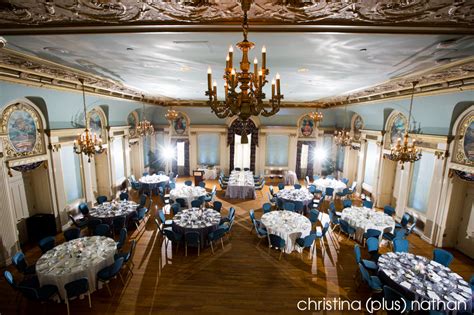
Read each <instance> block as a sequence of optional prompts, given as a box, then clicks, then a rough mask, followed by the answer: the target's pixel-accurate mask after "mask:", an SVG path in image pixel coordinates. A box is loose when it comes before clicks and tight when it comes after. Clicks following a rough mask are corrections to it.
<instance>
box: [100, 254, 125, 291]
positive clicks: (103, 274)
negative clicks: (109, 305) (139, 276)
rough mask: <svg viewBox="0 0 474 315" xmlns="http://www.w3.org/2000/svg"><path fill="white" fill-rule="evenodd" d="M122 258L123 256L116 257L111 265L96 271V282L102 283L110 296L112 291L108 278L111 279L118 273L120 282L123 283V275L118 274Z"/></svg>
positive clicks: (122, 261)
mask: <svg viewBox="0 0 474 315" xmlns="http://www.w3.org/2000/svg"><path fill="white" fill-rule="evenodd" d="M124 260H125V259H124V258H123V257H117V259H115V261H114V263H113V264H112V265H110V266H107V267H105V268H102V269H101V270H99V272H98V273H97V283H99V282H102V283H104V284H105V287H106V288H107V291H109V295H110V296H112V291H110V287H109V282H110V280H112V279H113V278H115V277H116V276H117V275H119V277H120V280H122V284H125V281H123V277H122V275H121V274H120V269H122V266H123V263H124Z"/></svg>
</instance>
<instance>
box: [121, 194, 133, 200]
mask: <svg viewBox="0 0 474 315" xmlns="http://www.w3.org/2000/svg"><path fill="white" fill-rule="evenodd" d="M129 198H130V196H129V195H128V193H126V192H121V193H120V195H119V199H120V200H128V199H129Z"/></svg>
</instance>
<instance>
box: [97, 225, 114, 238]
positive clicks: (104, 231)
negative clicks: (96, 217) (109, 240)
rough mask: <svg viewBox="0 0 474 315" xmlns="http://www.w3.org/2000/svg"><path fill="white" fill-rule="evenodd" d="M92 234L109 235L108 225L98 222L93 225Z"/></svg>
mask: <svg viewBox="0 0 474 315" xmlns="http://www.w3.org/2000/svg"><path fill="white" fill-rule="evenodd" d="M94 235H96V236H107V237H109V236H110V226H109V225H108V224H104V223H102V224H99V225H97V226H96V227H95V230H94Z"/></svg>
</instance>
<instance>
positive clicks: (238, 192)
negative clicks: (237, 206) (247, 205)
mask: <svg viewBox="0 0 474 315" xmlns="http://www.w3.org/2000/svg"><path fill="white" fill-rule="evenodd" d="M225 197H226V198H231V199H255V198H257V195H256V193H255V183H254V180H253V173H252V172H250V171H232V173H230V176H229V181H228V183H227V189H226V192H225Z"/></svg>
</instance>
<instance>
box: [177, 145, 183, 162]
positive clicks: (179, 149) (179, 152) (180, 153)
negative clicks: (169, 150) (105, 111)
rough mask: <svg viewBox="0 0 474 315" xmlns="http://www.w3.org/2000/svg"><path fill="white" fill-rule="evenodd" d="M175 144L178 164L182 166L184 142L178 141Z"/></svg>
mask: <svg viewBox="0 0 474 315" xmlns="http://www.w3.org/2000/svg"><path fill="white" fill-rule="evenodd" d="M176 146H177V149H176V151H177V152H176V153H177V155H178V156H177V160H178V166H184V142H178V143H177V144H176Z"/></svg>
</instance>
